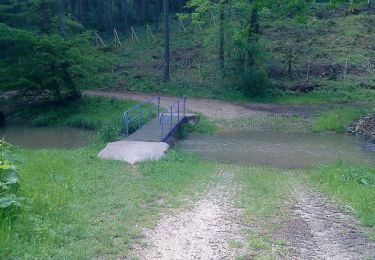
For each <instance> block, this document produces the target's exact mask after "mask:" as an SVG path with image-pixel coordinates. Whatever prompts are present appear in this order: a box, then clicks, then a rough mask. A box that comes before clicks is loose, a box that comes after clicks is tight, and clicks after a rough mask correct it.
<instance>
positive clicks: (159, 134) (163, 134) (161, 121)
mask: <svg viewBox="0 0 375 260" xmlns="http://www.w3.org/2000/svg"><path fill="white" fill-rule="evenodd" d="M190 117H192V115H188V114H187V113H186V97H178V98H177V99H176V101H175V102H174V103H173V104H170V105H169V106H168V107H167V108H164V109H162V108H161V107H160V97H153V98H150V99H147V100H145V101H144V102H142V103H140V104H138V105H137V106H135V107H133V108H132V109H129V110H128V111H126V112H125V113H124V123H125V140H130V141H144V142H165V141H167V139H168V138H169V137H170V136H171V135H172V134H173V133H174V132H175V131H176V130H177V129H178V128H179V127H180V126H181V125H182V124H184V123H186V122H187V121H188V119H189V118H190Z"/></svg>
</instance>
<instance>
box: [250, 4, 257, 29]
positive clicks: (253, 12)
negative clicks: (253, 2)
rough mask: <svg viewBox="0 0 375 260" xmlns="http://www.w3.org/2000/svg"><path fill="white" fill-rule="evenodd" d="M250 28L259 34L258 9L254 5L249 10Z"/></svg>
mask: <svg viewBox="0 0 375 260" xmlns="http://www.w3.org/2000/svg"><path fill="white" fill-rule="evenodd" d="M251 29H252V30H253V32H254V33H256V34H259V19H258V9H257V8H256V7H254V8H253V9H252V10H251Z"/></svg>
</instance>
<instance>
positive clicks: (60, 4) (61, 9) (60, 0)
mask: <svg viewBox="0 0 375 260" xmlns="http://www.w3.org/2000/svg"><path fill="white" fill-rule="evenodd" d="M57 13H58V16H59V26H60V28H59V29H60V34H61V35H62V36H64V35H65V31H66V24H65V1H64V0H57Z"/></svg>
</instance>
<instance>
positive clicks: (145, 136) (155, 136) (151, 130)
mask: <svg viewBox="0 0 375 260" xmlns="http://www.w3.org/2000/svg"><path fill="white" fill-rule="evenodd" d="M172 118H173V124H172V131H174V130H175V128H176V127H177V125H176V124H177V123H178V117H177V115H176V116H173V117H172ZM181 119H184V118H183V117H182V116H181V115H180V120H181ZM170 131H171V123H170V119H169V118H168V121H167V122H164V131H163V135H167V134H168V133H169V132H170ZM161 139H162V137H161V130H160V120H159V118H154V119H152V120H151V121H149V122H147V123H146V124H145V125H144V126H142V127H141V128H139V129H138V130H137V131H135V132H134V133H132V134H131V135H130V136H129V137H128V138H126V140H129V141H143V142H160V141H162V140H161Z"/></svg>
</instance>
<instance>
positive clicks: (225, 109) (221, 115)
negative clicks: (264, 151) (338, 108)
mask: <svg viewBox="0 0 375 260" xmlns="http://www.w3.org/2000/svg"><path fill="white" fill-rule="evenodd" d="M83 94H84V95H88V96H102V97H103V96H104V97H112V98H123V99H125V98H126V99H134V100H138V101H143V100H145V99H146V98H148V97H150V96H151V95H148V94H136V93H128V92H114V91H96V90H95V91H93V90H90V91H84V92H83ZM173 102H176V97H168V96H163V97H162V98H161V106H164V107H165V106H168V105H170V104H172V103H173ZM187 108H188V109H189V110H191V111H192V112H198V113H201V114H203V115H205V116H207V117H209V118H212V119H230V118H239V117H249V116H254V115H259V114H260V113H264V114H269V113H293V114H302V115H309V114H311V113H314V112H316V111H318V110H320V109H321V106H314V105H277V104H256V103H252V104H240V103H234V102H228V101H222V100H216V99H205V98H188V100H187Z"/></svg>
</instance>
